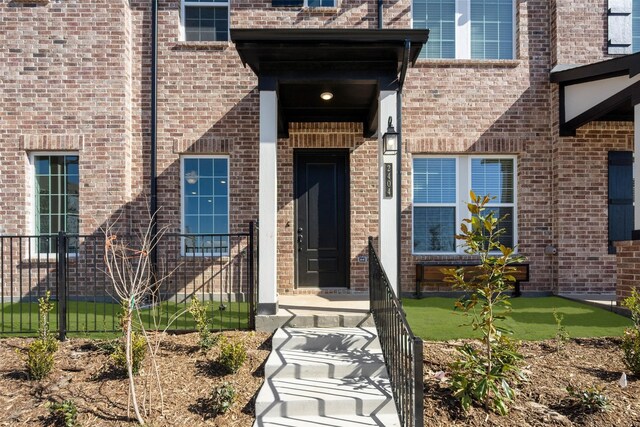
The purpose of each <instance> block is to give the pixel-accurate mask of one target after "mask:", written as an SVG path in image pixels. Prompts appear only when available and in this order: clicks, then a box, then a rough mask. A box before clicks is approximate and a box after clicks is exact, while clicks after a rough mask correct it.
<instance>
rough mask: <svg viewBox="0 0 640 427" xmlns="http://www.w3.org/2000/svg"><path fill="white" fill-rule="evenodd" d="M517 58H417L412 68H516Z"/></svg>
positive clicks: (518, 63)
mask: <svg viewBox="0 0 640 427" xmlns="http://www.w3.org/2000/svg"><path fill="white" fill-rule="evenodd" d="M522 62H523V61H522V60H519V59H424V58H419V59H418V60H417V61H416V65H415V66H414V68H517V67H518V66H519V65H520V64H522Z"/></svg>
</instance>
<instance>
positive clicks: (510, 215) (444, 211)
mask: <svg viewBox="0 0 640 427" xmlns="http://www.w3.org/2000/svg"><path fill="white" fill-rule="evenodd" d="M470 190H473V192H474V193H476V194H478V195H490V196H492V197H494V199H492V200H491V202H490V203H489V209H490V210H492V211H494V212H495V213H496V216H498V217H500V218H502V217H503V216H505V215H506V218H505V219H504V220H503V221H502V222H501V223H500V227H501V228H504V230H505V232H504V234H502V235H501V236H500V238H499V240H500V242H501V243H502V244H504V245H506V246H511V247H513V246H515V244H516V231H517V227H516V226H517V224H516V158H515V157H514V156H416V157H414V159H413V252H414V254H418V255H419V254H454V253H464V249H463V248H460V247H458V244H457V243H456V240H455V235H456V233H458V232H459V224H460V223H461V222H462V219H464V218H468V217H469V216H470V213H469V210H468V209H467V203H468V201H469V191H470Z"/></svg>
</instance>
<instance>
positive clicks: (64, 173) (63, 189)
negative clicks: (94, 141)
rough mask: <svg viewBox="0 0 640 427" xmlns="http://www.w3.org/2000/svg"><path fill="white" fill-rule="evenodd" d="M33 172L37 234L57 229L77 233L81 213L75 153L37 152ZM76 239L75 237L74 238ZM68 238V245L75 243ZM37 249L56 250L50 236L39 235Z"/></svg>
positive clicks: (52, 251) (55, 231)
mask: <svg viewBox="0 0 640 427" xmlns="http://www.w3.org/2000/svg"><path fill="white" fill-rule="evenodd" d="M32 164H33V171H34V188H35V191H34V196H35V197H34V207H35V209H34V225H35V227H34V228H35V230H34V231H35V234H36V235H52V234H57V233H58V232H59V231H66V232H67V233H69V234H78V232H79V221H78V217H79V214H80V200H79V194H80V173H79V170H78V155H76V154H72V155H71V154H63V153H60V154H58V153H37V154H34V155H33V156H32ZM74 242H75V239H74ZM72 243H73V242H72V241H71V240H70V246H74V247H75V243H73V244H72ZM37 245H38V252H40V253H54V252H56V243H55V239H53V238H46V237H43V238H39V239H38V243H37Z"/></svg>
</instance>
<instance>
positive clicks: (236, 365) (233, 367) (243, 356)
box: [218, 341, 247, 374]
mask: <svg viewBox="0 0 640 427" xmlns="http://www.w3.org/2000/svg"><path fill="white" fill-rule="evenodd" d="M245 360H247V349H246V347H245V345H244V343H242V342H241V341H235V342H229V341H226V342H223V343H222V344H221V345H220V356H218V363H220V364H221V365H222V366H223V367H224V368H225V369H226V370H227V372H229V373H231V374H234V373H236V372H238V370H239V369H240V367H241V366H242V364H243V363H244V361H245Z"/></svg>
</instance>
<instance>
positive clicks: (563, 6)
mask: <svg viewBox="0 0 640 427" xmlns="http://www.w3.org/2000/svg"><path fill="white" fill-rule="evenodd" d="M550 3H551V4H553V13H552V16H551V25H552V29H553V31H554V41H556V43H554V44H553V45H552V51H553V58H552V62H551V64H552V65H556V64H589V63H592V62H597V61H602V60H603V59H606V58H607V57H610V56H608V55H607V4H608V2H607V0H555V1H551V2H550Z"/></svg>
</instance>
